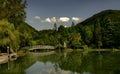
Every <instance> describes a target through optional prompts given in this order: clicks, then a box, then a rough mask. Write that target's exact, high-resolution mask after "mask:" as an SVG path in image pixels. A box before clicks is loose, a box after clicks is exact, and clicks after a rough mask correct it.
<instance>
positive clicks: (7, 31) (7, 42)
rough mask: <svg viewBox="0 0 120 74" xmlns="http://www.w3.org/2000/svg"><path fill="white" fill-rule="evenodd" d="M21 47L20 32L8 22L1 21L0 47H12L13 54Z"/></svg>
mask: <svg viewBox="0 0 120 74" xmlns="http://www.w3.org/2000/svg"><path fill="white" fill-rule="evenodd" d="M18 45H19V32H18V31H17V30H15V28H14V25H13V24H11V23H9V22H8V21H7V20H1V21H0V47H1V48H4V49H6V47H7V46H10V49H11V52H14V51H16V49H18Z"/></svg>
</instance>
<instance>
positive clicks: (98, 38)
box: [94, 19, 102, 48]
mask: <svg viewBox="0 0 120 74" xmlns="http://www.w3.org/2000/svg"><path fill="white" fill-rule="evenodd" d="M94 37H95V39H94V40H95V44H97V47H98V48H100V47H101V46H102V34H101V25H100V22H99V19H97V20H96V22H95V24H94Z"/></svg>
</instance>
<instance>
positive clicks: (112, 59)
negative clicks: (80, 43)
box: [0, 51, 120, 74]
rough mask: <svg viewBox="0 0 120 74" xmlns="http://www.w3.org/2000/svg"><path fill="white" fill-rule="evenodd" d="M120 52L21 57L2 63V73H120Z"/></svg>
mask: <svg viewBox="0 0 120 74" xmlns="http://www.w3.org/2000/svg"><path fill="white" fill-rule="evenodd" d="M119 58H120V52H116V53H114V54H111V53H110V52H101V53H97V52H91V53H88V54H87V55H84V54H83V53H82V52H78V51H77V52H69V53H66V52H62V53H55V54H52V55H49V56H31V54H30V55H27V56H25V57H19V58H18V59H17V60H16V61H11V62H10V69H9V70H8V69H7V64H2V65H0V74H120V64H119V63H120V59H119Z"/></svg>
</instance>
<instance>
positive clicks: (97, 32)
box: [37, 10, 120, 48]
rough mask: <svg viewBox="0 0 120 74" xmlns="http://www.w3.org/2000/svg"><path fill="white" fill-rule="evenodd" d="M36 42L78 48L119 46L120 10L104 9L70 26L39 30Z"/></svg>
mask: <svg viewBox="0 0 120 74" xmlns="http://www.w3.org/2000/svg"><path fill="white" fill-rule="evenodd" d="M37 41H38V42H37V43H38V44H52V45H58V44H60V45H64V42H65V43H66V44H67V47H70V48H80V47H81V46H84V45H87V46H89V47H90V48H119V46H120V10H105V11H102V12H100V13H98V14H95V15H93V16H92V17H90V18H88V19H86V20H85V21H83V22H81V23H79V24H77V25H75V24H74V23H72V24H71V27H67V28H65V27H64V26H62V25H61V26H60V27H59V28H58V31H54V30H44V31H40V32H39V36H38V40H37Z"/></svg>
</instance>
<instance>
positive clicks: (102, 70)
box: [58, 52, 120, 74]
mask: <svg viewBox="0 0 120 74" xmlns="http://www.w3.org/2000/svg"><path fill="white" fill-rule="evenodd" d="M118 55H120V54H117V55H115V54H110V52H108V53H106V52H103V53H101V54H98V53H96V52H95V53H94V52H92V53H89V54H88V55H85V56H83V55H82V53H80V52H72V53H67V56H66V58H64V55H62V56H61V57H62V58H61V60H59V61H58V63H59V66H60V68H61V69H63V70H69V71H72V72H78V73H84V72H89V73H93V74H119V73H120V64H118V63H119V62H120V60H119V59H118V58H119V56H118Z"/></svg>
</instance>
